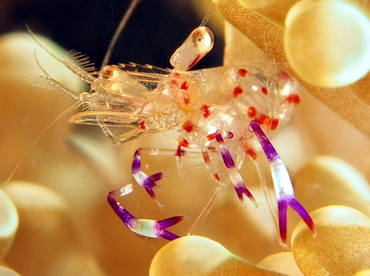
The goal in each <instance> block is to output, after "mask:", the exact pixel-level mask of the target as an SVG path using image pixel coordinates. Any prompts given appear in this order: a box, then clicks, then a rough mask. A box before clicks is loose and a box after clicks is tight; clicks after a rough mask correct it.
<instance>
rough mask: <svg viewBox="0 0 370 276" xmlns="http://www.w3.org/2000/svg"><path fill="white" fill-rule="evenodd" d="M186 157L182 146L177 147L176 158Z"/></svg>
mask: <svg viewBox="0 0 370 276" xmlns="http://www.w3.org/2000/svg"><path fill="white" fill-rule="evenodd" d="M184 155H185V151H184V150H182V149H181V145H180V144H178V145H177V149H176V153H175V156H178V157H181V156H184Z"/></svg>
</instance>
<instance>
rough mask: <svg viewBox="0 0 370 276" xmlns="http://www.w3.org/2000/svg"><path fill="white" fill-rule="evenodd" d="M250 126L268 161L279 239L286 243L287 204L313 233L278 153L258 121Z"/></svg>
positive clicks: (313, 229)
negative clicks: (276, 203)
mask: <svg viewBox="0 0 370 276" xmlns="http://www.w3.org/2000/svg"><path fill="white" fill-rule="evenodd" d="M250 128H251V129H252V130H253V132H254V134H255V135H256V137H257V138H258V141H259V142H260V144H261V146H262V149H263V151H264V152H265V154H266V157H267V160H268V161H269V163H270V169H271V174H272V179H273V182H274V188H275V193H276V198H277V200H278V209H279V231H280V237H281V241H282V242H283V243H284V244H286V236H287V234H286V232H287V209H288V206H290V207H292V209H293V210H294V211H296V212H297V214H298V215H299V216H300V217H301V218H302V220H303V221H304V222H305V223H306V224H307V226H308V228H309V229H310V230H311V231H312V232H313V233H314V234H315V233H316V230H315V224H314V222H313V220H312V218H311V217H310V215H309V214H308V212H307V211H306V210H305V209H304V207H303V206H302V205H301V204H300V203H299V202H298V201H297V200H296V199H295V198H294V191H293V185H292V182H291V180H290V177H289V173H288V171H287V169H286V167H285V165H284V163H283V161H282V160H281V158H280V156H279V154H278V153H277V152H276V150H275V148H274V147H273V146H272V144H271V142H270V141H269V139H268V138H267V136H266V134H265V133H264V132H263V130H262V129H261V128H260V126H259V123H258V122H256V121H252V122H251V123H250Z"/></svg>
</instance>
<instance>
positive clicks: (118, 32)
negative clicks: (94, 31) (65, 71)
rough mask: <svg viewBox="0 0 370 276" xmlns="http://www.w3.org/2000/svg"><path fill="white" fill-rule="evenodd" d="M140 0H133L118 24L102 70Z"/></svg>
mask: <svg viewBox="0 0 370 276" xmlns="http://www.w3.org/2000/svg"><path fill="white" fill-rule="evenodd" d="M139 1H140V0H132V2H131V4H130V6H129V7H128V9H127V10H126V12H125V15H124V16H123V18H122V20H121V22H120V23H119V25H118V28H117V30H116V32H115V33H114V35H113V37H112V40H111V41H110V43H109V46H108V49H107V52H106V54H105V56H104V59H103V63H102V65H101V68H100V70H102V69H103V68H104V67H105V66H106V65H107V64H108V62H109V59H110V57H111V55H112V52H113V48H114V46H115V45H116V43H117V40H118V38H119V36H120V35H121V33H122V31H123V29H124V28H125V26H126V24H127V22H128V20H129V19H130V17H131V15H132V13H133V11H134V10H135V8H136V6H137V4H138V3H139Z"/></svg>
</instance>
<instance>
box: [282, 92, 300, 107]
mask: <svg viewBox="0 0 370 276" xmlns="http://www.w3.org/2000/svg"><path fill="white" fill-rule="evenodd" d="M285 102H286V103H288V104H293V105H297V104H299V103H300V102H301V98H300V97H299V95H297V94H291V95H289V96H288V97H286V99H285Z"/></svg>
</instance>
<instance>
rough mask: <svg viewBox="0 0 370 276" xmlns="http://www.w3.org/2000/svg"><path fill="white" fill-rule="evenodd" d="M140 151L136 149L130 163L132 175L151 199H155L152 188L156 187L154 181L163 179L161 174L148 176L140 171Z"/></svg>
mask: <svg viewBox="0 0 370 276" xmlns="http://www.w3.org/2000/svg"><path fill="white" fill-rule="evenodd" d="M140 151H141V149H137V150H136V151H135V154H134V160H133V161H132V167H131V171H132V175H133V177H134V178H135V180H136V182H137V183H138V184H139V185H140V186H141V187H143V188H144V189H145V190H146V191H147V193H148V194H149V195H150V197H151V198H153V199H155V198H156V197H155V194H154V191H153V188H154V187H155V186H156V185H157V184H156V181H158V180H160V179H162V178H163V172H159V173H155V174H153V175H150V176H148V175H147V174H146V173H144V172H143V171H142V170H141V157H140Z"/></svg>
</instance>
